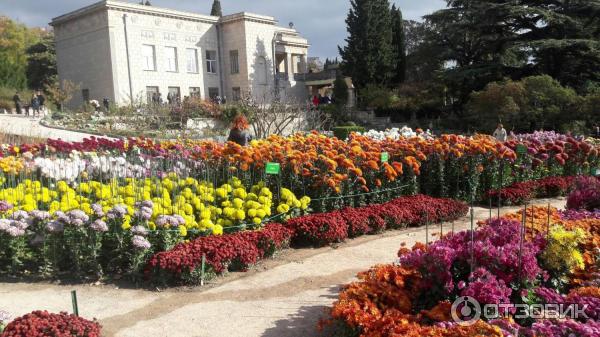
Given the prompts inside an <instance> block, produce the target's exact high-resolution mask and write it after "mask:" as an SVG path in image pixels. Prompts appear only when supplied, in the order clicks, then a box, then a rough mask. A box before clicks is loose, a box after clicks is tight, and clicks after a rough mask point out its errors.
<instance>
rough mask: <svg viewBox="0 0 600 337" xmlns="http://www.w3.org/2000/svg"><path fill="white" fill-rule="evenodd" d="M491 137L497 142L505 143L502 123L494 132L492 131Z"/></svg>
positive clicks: (505, 136) (505, 137)
mask: <svg viewBox="0 0 600 337" xmlns="http://www.w3.org/2000/svg"><path fill="white" fill-rule="evenodd" d="M492 135H493V136H494V138H496V140H497V141H499V142H505V141H506V139H507V134H506V129H504V126H503V125H502V123H498V126H497V127H496V130H494V133H493V134H492Z"/></svg>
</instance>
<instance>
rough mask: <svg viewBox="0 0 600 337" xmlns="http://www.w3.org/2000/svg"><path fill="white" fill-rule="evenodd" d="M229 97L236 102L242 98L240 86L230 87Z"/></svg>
mask: <svg viewBox="0 0 600 337" xmlns="http://www.w3.org/2000/svg"><path fill="white" fill-rule="evenodd" d="M231 99H233V101H234V102H237V101H239V100H241V99H242V90H241V89H240V87H235V88H232V89H231Z"/></svg>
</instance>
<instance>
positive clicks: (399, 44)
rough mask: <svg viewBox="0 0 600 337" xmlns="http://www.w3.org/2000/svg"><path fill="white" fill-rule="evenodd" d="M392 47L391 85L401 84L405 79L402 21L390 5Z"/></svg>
mask: <svg viewBox="0 0 600 337" xmlns="http://www.w3.org/2000/svg"><path fill="white" fill-rule="evenodd" d="M391 15H392V34H393V36H392V46H393V48H394V60H395V64H394V65H395V67H394V76H393V78H392V83H393V84H396V85H398V84H400V83H403V82H404V81H405V79H406V36H405V33H404V20H403V19H402V11H401V10H400V8H396V5H392V12H391Z"/></svg>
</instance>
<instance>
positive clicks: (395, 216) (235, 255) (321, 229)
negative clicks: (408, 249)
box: [146, 195, 468, 282]
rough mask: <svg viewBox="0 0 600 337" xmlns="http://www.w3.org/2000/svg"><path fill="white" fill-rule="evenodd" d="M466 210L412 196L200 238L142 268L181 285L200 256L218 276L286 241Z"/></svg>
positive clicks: (322, 241) (321, 240)
mask: <svg viewBox="0 0 600 337" xmlns="http://www.w3.org/2000/svg"><path fill="white" fill-rule="evenodd" d="M467 210H468V207H467V205H466V204H464V203H462V202H458V201H453V200H449V199H435V198H431V197H427V196H423V195H418V196H411V197H401V198H398V199H395V200H393V201H391V202H388V203H385V204H381V205H373V206H366V207H361V208H356V209H353V208H346V209H343V210H340V211H335V212H331V213H323V214H314V215H308V216H303V217H299V218H294V219H291V220H289V221H288V222H287V223H285V224H284V225H280V224H271V225H268V226H267V227H265V229H264V230H261V231H256V232H243V233H236V234H232V235H224V236H222V237H206V238H200V239H197V240H194V241H192V242H190V243H182V244H179V245H177V246H176V247H175V248H174V249H172V250H170V251H167V252H161V253H158V254H155V255H154V256H153V257H152V258H151V259H150V261H149V263H148V265H147V267H146V276H147V277H148V278H152V279H154V280H155V281H161V280H169V281H176V282H181V281H184V282H187V281H189V280H190V278H189V277H190V275H192V276H196V277H197V276H198V274H199V270H198V269H199V267H201V262H202V256H203V255H205V256H206V263H207V265H208V266H209V267H210V268H211V272H214V273H221V272H223V271H225V270H227V269H228V267H229V266H232V265H233V266H236V267H237V269H245V268H247V267H248V266H249V265H251V264H254V263H256V261H257V260H258V259H260V258H262V257H264V256H265V255H269V254H265V252H271V253H272V252H273V250H276V249H280V248H282V247H284V246H285V245H286V244H287V243H289V242H290V241H291V242H292V243H293V244H295V245H300V246H302V245H306V244H311V245H317V246H319V245H326V244H329V243H334V242H341V241H343V240H345V239H346V238H347V237H348V234H349V233H351V234H353V236H357V235H360V234H366V233H374V232H378V231H381V230H384V229H386V228H389V229H391V228H404V227H409V226H419V225H422V224H424V223H425V221H426V218H428V219H429V221H430V222H432V223H434V222H438V221H447V220H451V219H456V218H459V217H461V216H464V215H465V214H466V213H467ZM358 214H360V216H357V215H358ZM265 242H268V243H269V244H265Z"/></svg>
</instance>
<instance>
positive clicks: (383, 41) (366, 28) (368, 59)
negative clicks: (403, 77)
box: [338, 0, 394, 88]
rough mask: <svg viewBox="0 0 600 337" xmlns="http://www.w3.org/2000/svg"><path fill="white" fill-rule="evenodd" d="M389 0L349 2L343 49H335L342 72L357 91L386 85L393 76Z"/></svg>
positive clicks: (354, 0) (355, 0)
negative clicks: (346, 33) (350, 79)
mask: <svg viewBox="0 0 600 337" xmlns="http://www.w3.org/2000/svg"><path fill="white" fill-rule="evenodd" d="M391 21H392V20H391V13H390V3H389V1H388V0H351V1H350V11H349V12H348V17H347V18H346V25H347V30H348V37H347V38H346V46H345V47H343V48H342V47H338V49H339V52H340V55H341V56H342V70H343V72H344V74H346V75H348V76H351V77H352V81H353V83H354V84H355V85H356V87H357V88H364V87H365V86H367V85H368V84H376V85H388V84H389V83H390V82H391V78H392V75H393V69H394V65H393V60H394V50H393V48H392V25H391Z"/></svg>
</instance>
